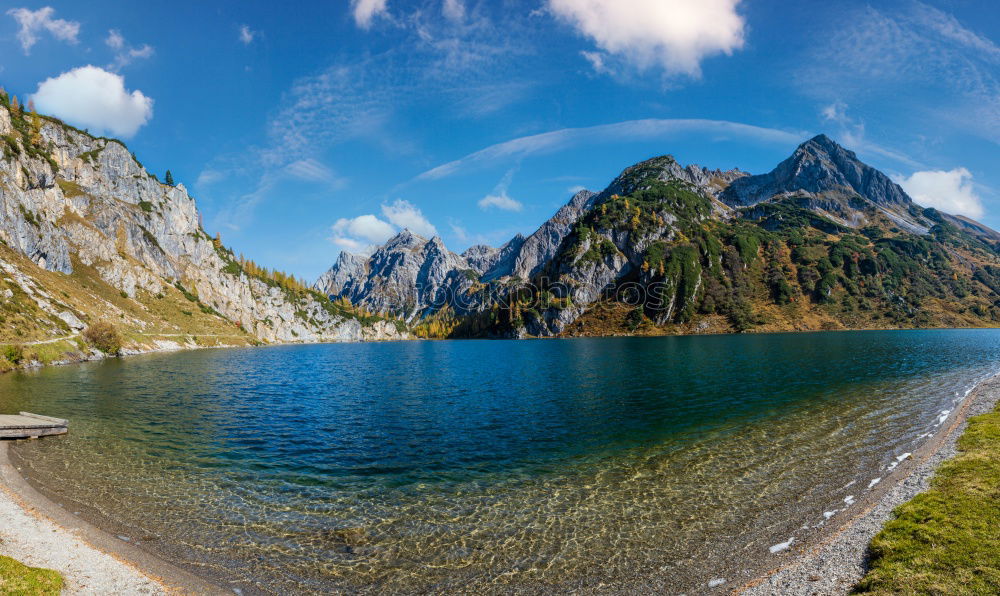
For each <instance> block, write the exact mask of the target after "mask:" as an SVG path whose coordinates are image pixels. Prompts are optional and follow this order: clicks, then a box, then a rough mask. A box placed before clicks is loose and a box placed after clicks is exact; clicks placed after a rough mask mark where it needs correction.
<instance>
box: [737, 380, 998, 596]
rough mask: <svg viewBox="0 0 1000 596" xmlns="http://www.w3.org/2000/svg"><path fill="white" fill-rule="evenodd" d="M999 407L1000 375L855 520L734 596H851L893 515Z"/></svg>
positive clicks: (796, 552)
mask: <svg viewBox="0 0 1000 596" xmlns="http://www.w3.org/2000/svg"><path fill="white" fill-rule="evenodd" d="M998 402H1000V374H998V375H995V376H993V377H990V378H988V379H986V380H984V381H982V382H981V383H979V384H978V385H977V386H976V387H975V388H974V389H973V390H972V391H971V392H970V393H969V395H968V396H967V397H966V398H965V400H964V401H963V402H962V406H961V407H960V409H959V410H958V411H957V412H955V413H953V414H952V416H951V419H950V420H949V424H948V425H947V426H945V427H944V428H942V429H941V430H940V431H939V432H938V433H937V434H935V435H934V436H933V437H932V438H930V439H928V441H927V442H926V443H924V444H923V445H922V446H921V447H920V448H919V449H918V450H917V451H916V452H914V453H913V456H912V457H911V458H910V459H908V460H906V461H904V462H903V463H902V464H900V465H899V466H898V468H897V470H896V472H894V473H893V474H892V475H891V476H890V477H888V478H886V479H884V480H883V481H882V482H881V486H880V487H879V488H880V489H881V490H878V491H871V492H870V493H869V494H868V495H867V496H866V497H865V499H860V498H859V500H858V505H860V507H859V508H858V509H857V511H858V512H857V513H856V514H855V515H854V517H852V518H851V519H849V520H847V521H845V522H843V523H842V524H840V525H839V526H836V527H834V528H832V529H831V531H828V532H827V533H825V534H824V535H822V536H821V537H820V538H819V539H818V540H816V541H814V542H813V543H811V544H803V545H802V546H801V547H799V548H798V549H793V550H792V552H791V553H790V554H791V555H792V556H791V560H790V562H788V563H787V564H785V565H783V566H781V567H777V568H775V569H772V570H770V571H769V572H768V573H767V574H766V575H765V576H764V577H761V578H758V579H757V580H754V581H753V582H750V583H748V584H746V585H744V586H741V587H740V588H738V589H736V590H735V591H734V592H735V593H741V594H748V595H752V596H764V595H771V594H782V595H786V596H787V595H791V596H799V595H801V596H807V595H813V594H847V593H849V592H850V591H851V589H852V588H853V587H854V585H855V584H857V582H858V581H860V580H861V578H862V577H863V576H864V574H865V572H866V571H867V568H868V545H869V544H870V543H871V540H872V538H874V537H875V535H876V534H878V533H879V531H881V529H882V527H883V525H884V524H885V523H886V522H887V521H888V520H889V519H891V518H892V512H893V510H894V509H895V508H896V507H897V506H899V505H902V504H903V503H905V502H907V501H909V500H910V499H912V498H913V497H915V496H916V495H917V494H919V493H921V492H924V491H925V490H927V489H928V488H929V486H930V479H931V478H932V477H933V476H934V473H935V470H936V469H937V467H938V466H939V465H940V464H941V463H942V462H943V461H945V460H947V459H949V458H951V457H953V456H954V455H955V454H956V453H957V448H956V443H957V441H958V438H959V437H960V436H961V435H962V433H963V432H965V428H966V426H967V424H968V419H969V418H970V417H972V416H978V415H980V414H985V413H988V412H991V411H992V410H993V409H994V408H995V407H996V405H997V403H998Z"/></svg>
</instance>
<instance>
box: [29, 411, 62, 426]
mask: <svg viewBox="0 0 1000 596" xmlns="http://www.w3.org/2000/svg"><path fill="white" fill-rule="evenodd" d="M19 414H20V415H21V416H24V417H26V418H38V419H39V420H45V421H47V422H54V423H55V424H58V425H59V426H68V425H69V420H63V419H62V418H53V417H51V416H42V415H41V414H32V413H31V412H19Z"/></svg>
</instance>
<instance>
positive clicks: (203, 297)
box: [0, 98, 395, 341]
mask: <svg viewBox="0 0 1000 596" xmlns="http://www.w3.org/2000/svg"><path fill="white" fill-rule="evenodd" d="M0 136H2V137H3V141H4V144H3V151H4V154H3V159H2V160H0V240H2V241H3V243H4V244H5V245H6V246H7V247H9V248H10V249H12V250H13V251H14V252H15V253H20V254H22V255H24V256H25V257H26V258H27V259H28V260H30V261H31V262H32V263H34V264H35V265H36V266H37V267H39V268H41V269H43V270H45V271H48V272H53V273H59V274H62V275H65V276H72V275H73V274H75V273H76V272H77V270H78V269H81V268H82V269H85V270H88V271H89V270H92V271H94V272H96V274H97V275H98V276H99V278H100V281H101V282H103V283H105V284H107V285H108V286H110V287H111V288H114V289H115V290H116V291H118V292H120V293H121V294H122V296H123V297H126V298H127V299H129V300H132V301H133V302H135V303H136V304H140V305H144V306H147V307H148V308H147V310H152V309H153V307H152V306H149V304H151V303H152V302H155V300H156V297H157V296H165V295H166V294H167V293H169V292H172V291H173V292H176V291H179V290H178V289H181V290H182V291H183V293H184V294H185V295H186V296H188V297H190V298H191V299H192V301H193V302H195V306H197V308H198V309H199V310H203V311H204V312H212V313H214V316H216V317H217V318H220V319H224V320H225V321H227V322H231V323H233V324H236V325H238V326H239V327H240V328H241V329H242V330H243V331H245V332H248V333H249V334H250V335H251V336H252V337H253V338H256V339H260V340H263V341H319V340H359V339H365V338H367V337H372V338H374V337H380V336H381V335H383V334H384V332H385V329H382V328H381V327H384V326H380V329H379V330H377V331H376V330H373V329H372V326H371V325H367V326H365V325H362V324H361V322H360V321H359V320H357V319H356V318H351V317H349V316H347V314H346V313H345V312H343V311H342V310H339V311H338V309H337V308H336V307H335V306H333V305H331V304H330V303H329V301H328V300H324V299H322V298H323V297H322V296H316V295H313V294H310V293H308V292H297V291H291V290H289V289H287V288H284V287H281V286H280V284H275V283H273V282H271V281H270V280H268V279H264V278H259V277H255V276H252V275H249V274H247V273H246V272H245V271H243V269H242V267H240V266H239V264H238V263H236V262H235V260H234V258H233V255H232V253H231V252H230V251H228V250H227V249H225V248H224V247H222V246H218V245H217V244H216V243H215V242H213V240H212V239H211V238H210V237H209V236H208V235H207V234H206V233H205V231H204V230H203V229H202V228H201V226H200V223H199V215H198V211H197V208H196V206H195V202H194V199H193V198H191V196H190V195H188V193H187V191H186V189H185V188H184V186H183V185H178V186H176V187H173V186H168V185H165V184H162V183H160V182H159V181H157V180H156V179H155V177H153V176H152V175H150V174H149V173H148V172H147V171H146V170H145V169H144V168H143V167H142V165H141V164H140V163H139V162H138V161H137V160H136V159H135V158H134V156H133V155H132V154H131V153H130V152H129V151H128V149H126V147H125V146H124V145H123V144H121V143H120V142H118V141H115V140H110V139H103V138H95V137H93V136H91V135H88V134H86V133H83V132H80V131H77V130H75V129H72V128H71V127H68V126H65V125H63V124H62V123H59V122H58V121H54V120H51V119H47V118H41V117H33V116H31V115H28V114H23V113H21V112H20V111H18V112H12V110H10V109H9V107H8V106H7V105H6V98H4V105H0ZM6 264H7V265H8V266H9V267H18V268H19V270H20V272H21V273H22V274H23V275H25V276H28V277H34V274H33V273H32V271H30V270H25V269H24V268H23V265H17V264H14V263H9V262H8V263H6ZM63 291H64V292H66V290H63ZM67 293H69V292H67ZM185 312H187V311H185ZM74 316H76V317H77V318H78V319H79V320H82V321H85V320H88V319H92V318H93V314H92V313H88V312H87V309H86V307H82V306H81V307H79V308H78V309H77V312H75V313H74ZM149 319H150V320H155V319H156V317H155V316H151V317H149ZM146 323H147V324H148V323H149V321H146ZM388 327H391V329H392V332H391V335H395V326H394V325H389V326H388Z"/></svg>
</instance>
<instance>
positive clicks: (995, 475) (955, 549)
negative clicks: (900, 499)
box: [857, 411, 1000, 594]
mask: <svg viewBox="0 0 1000 596" xmlns="http://www.w3.org/2000/svg"><path fill="white" fill-rule="evenodd" d="M958 448H959V451H960V453H959V455H958V456H956V457H955V458H953V459H951V460H948V461H946V462H945V463H944V464H942V465H941V468H940V469H939V470H938V472H937V474H936V475H935V476H934V478H933V480H932V486H931V489H930V490H928V491H927V492H925V493H922V494H920V495H917V496H916V497H915V498H914V499H913V500H912V501H910V502H908V503H906V504H904V505H901V506H900V507H898V508H897V509H896V518H895V519H894V520H892V521H890V522H889V523H888V524H886V526H885V528H884V529H883V530H882V532H881V533H879V534H878V536H876V537H875V539H874V540H873V541H872V546H871V548H872V561H871V570H870V571H869V572H868V575H866V576H865V577H864V579H863V580H862V581H861V583H860V584H859V585H858V587H857V591H858V592H861V593H872V594H998V593H1000V411H994V412H992V413H990V414H984V415H982V416H977V417H975V418H972V419H970V421H969V427H968V429H967V430H966V431H965V434H963V435H962V437H961V438H960V439H959V441H958Z"/></svg>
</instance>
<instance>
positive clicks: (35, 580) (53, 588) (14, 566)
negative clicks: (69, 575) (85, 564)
mask: <svg viewBox="0 0 1000 596" xmlns="http://www.w3.org/2000/svg"><path fill="white" fill-rule="evenodd" d="M62 586H63V579H62V576H61V575H59V573H58V572H57V571H53V570H51V569H41V568H38V567H28V566H27V565H25V564H23V563H20V562H18V561H15V560H14V559H11V558H10V557H3V556H0V593H2V594H19V595H20V594H23V595H24V596H42V595H48V594H59V593H60V592H61V591H62Z"/></svg>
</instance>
